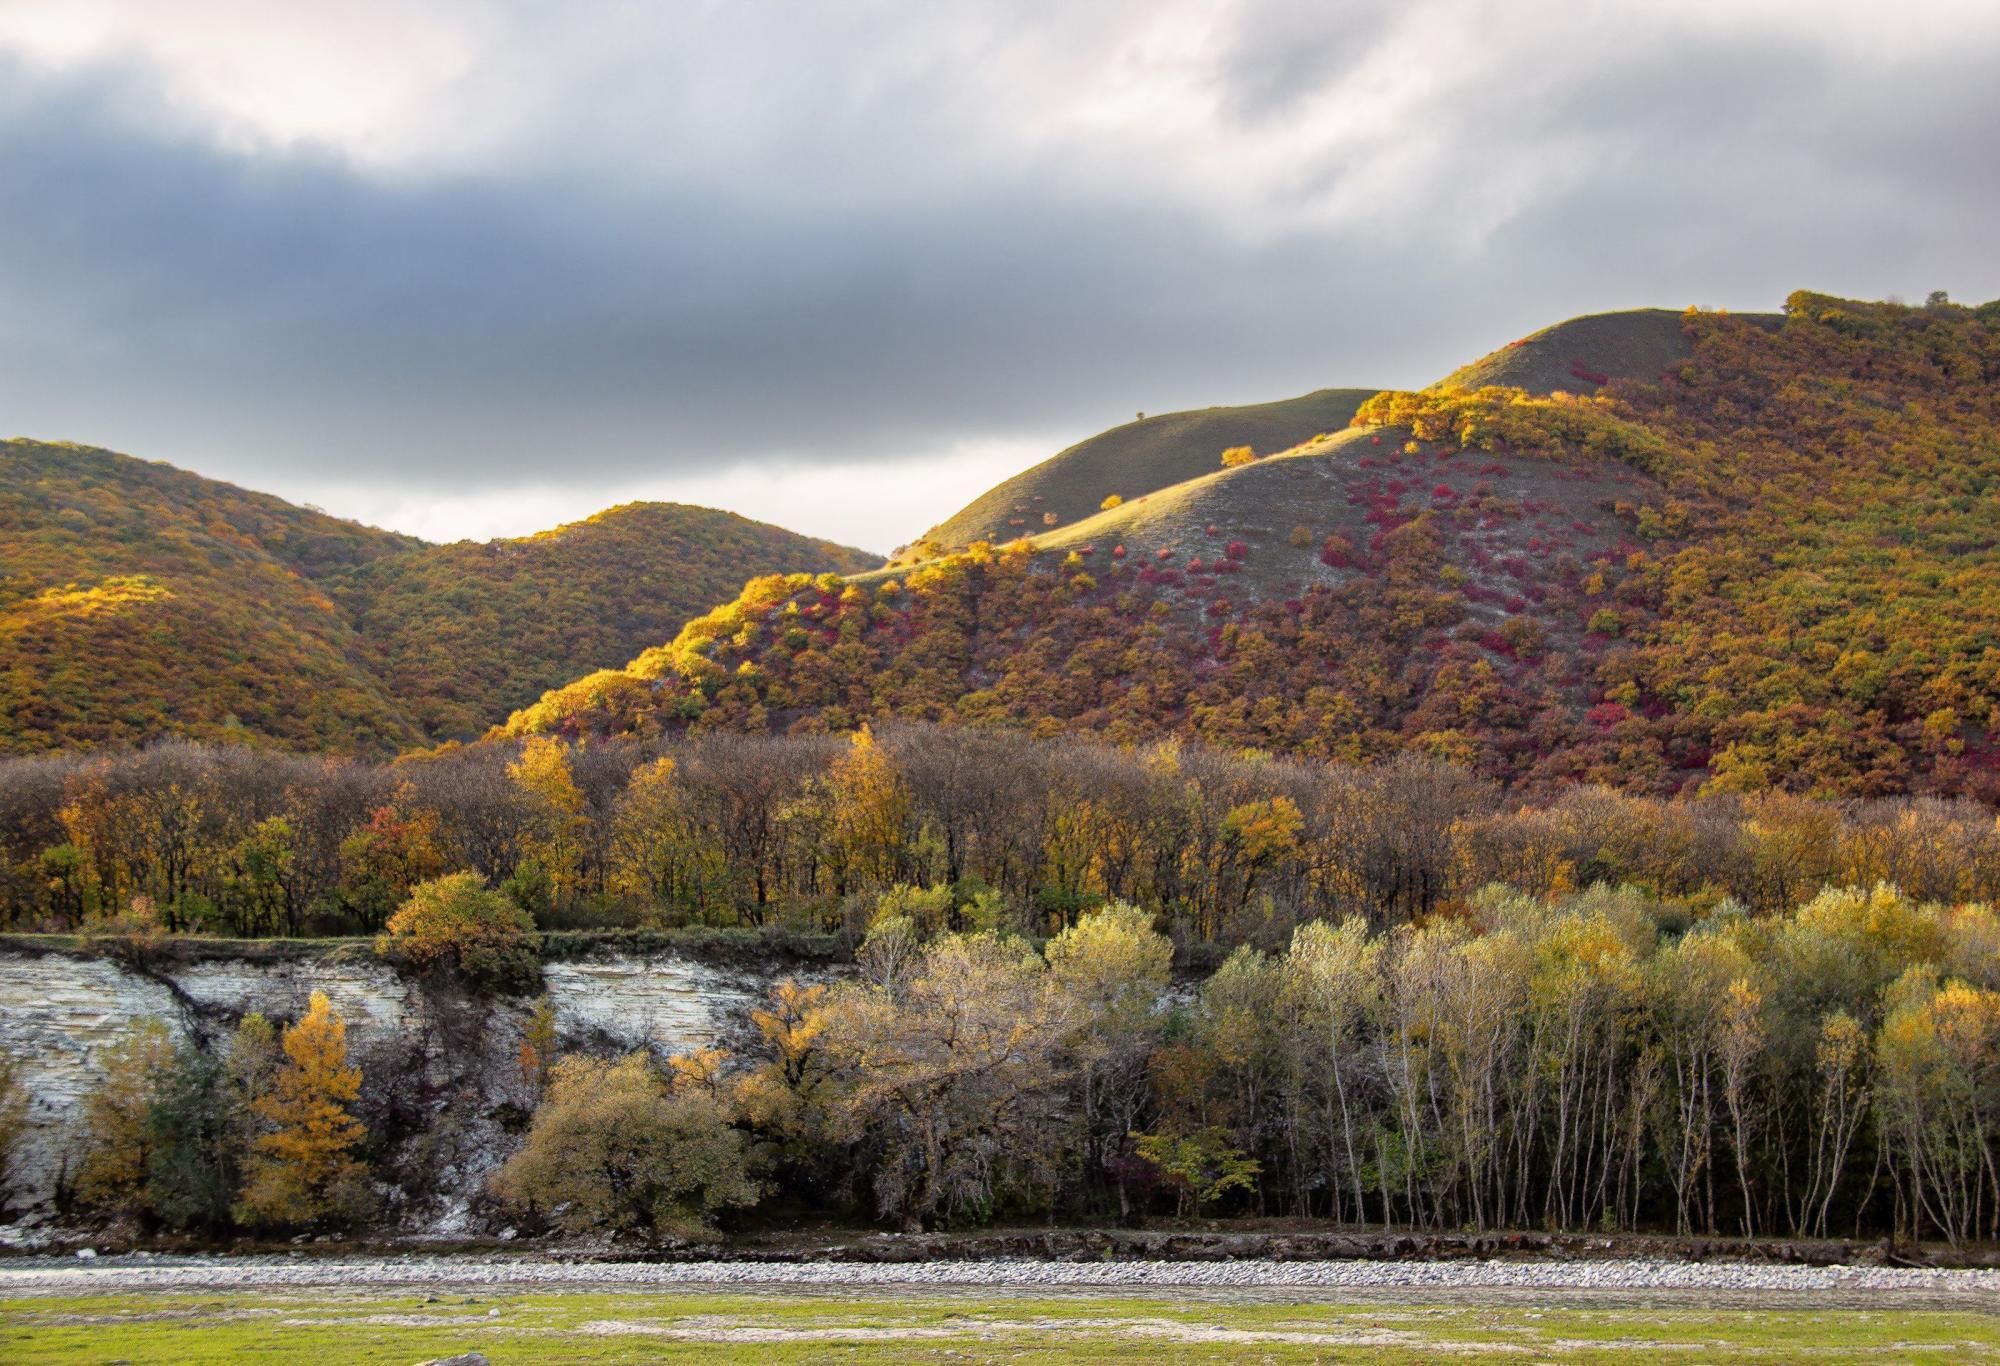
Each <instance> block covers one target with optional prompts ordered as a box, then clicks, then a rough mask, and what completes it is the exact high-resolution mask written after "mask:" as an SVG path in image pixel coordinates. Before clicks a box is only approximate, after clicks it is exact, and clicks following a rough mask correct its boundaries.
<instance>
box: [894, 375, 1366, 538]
mask: <svg viewBox="0 0 2000 1366" xmlns="http://www.w3.org/2000/svg"><path fill="white" fill-rule="evenodd" d="M1375 392H1376V391H1375V390H1373V389H1320V390H1317V391H1316V392H1314V393H1310V394H1305V395H1303V396H1301V397H1299V398H1290V399H1281V400H1279V401H1278V402H1275V403H1257V404H1251V405H1248V406H1246V407H1236V408H1198V409H1195V410H1193V411H1190V412H1184V413H1162V414H1159V415H1157V416H1154V417H1141V418H1139V419H1138V420H1137V421H1136V422H1128V423H1126V424H1125V425H1123V426H1122V427H1113V428H1112V429H1111V430H1110V431H1107V432H1100V433H1098V434H1097V435H1096V436H1093V437H1090V438H1089V439H1087V440H1084V441H1079V442H1077V443H1076V445H1074V446H1071V447H1070V448H1069V449H1067V450H1065V451H1063V452H1061V453H1060V454H1057V455H1053V456H1051V457H1049V458H1048V459H1047V460H1044V461H1043V462H1042V463H1041V464H1039V465H1036V466H1035V467H1034V468H1033V469H1029V470H1023V471H1022V472H1021V473H1020V474H1017V475H1015V476H1014V477H1013V478H1011V479H1008V480H1005V481H1004V482H1002V483H1000V484H997V485H995V486H994V487H993V488H991V489H988V490H987V491H986V492H985V493H983V494H981V495H980V496H979V497H977V498H975V499H974V500H973V501H972V502H970V503H968V504H967V505H966V506H965V507H963V508H961V509H959V511H957V512H955V513H953V514H952V515H951V516H950V517H948V518H946V519H945V520H944V521H942V522H940V523H938V525H937V526H935V527H933V528H931V529H930V530H929V531H927V532H925V533H924V534H923V535H922V536H921V537H919V538H918V539H917V541H916V543H915V544H914V545H913V546H911V547H910V548H909V549H908V550H906V551H905V552H903V553H902V554H900V555H899V556H898V557H897V560H896V563H898V564H899V565H901V564H910V563H916V562H919V561H921V560H924V559H929V558H934V557H935V556H937V555H941V554H944V553H946V552H948V551H951V550H959V549H963V548H964V547H965V546H968V545H971V544H972V543H973V542H975V541H1005V540H1012V539H1014V538H1015V537H1016V536H1025V535H1037V534H1040V533H1041V532H1042V531H1044V530H1045V529H1046V528H1049V527H1056V526H1068V525H1070V524H1071V523H1073V522H1077V521H1080V520H1082V519H1083V518H1086V517H1089V516H1091V515H1093V514H1095V513H1096V512H1097V510H1098V509H1099V507H1100V506H1102V504H1103V503H1104V500H1105V499H1106V498H1108V497H1110V496H1112V495H1114V494H1115V495H1117V496H1118V497H1120V498H1124V499H1126V500H1128V501H1129V500H1131V499H1134V498H1136V497H1138V496H1140V495H1143V494H1149V493H1152V492H1154V491H1155V490H1158V489H1163V488H1166V487H1168V486H1170V485H1173V484H1178V483H1181V482H1183V481H1185V480H1188V479H1193V478H1196V477H1197V476H1199V475H1203V474H1207V473H1208V472H1210V471H1211V470H1214V469H1217V468H1219V467H1220V463H1221V458H1222V452H1223V451H1224V450H1226V449H1228V448H1230V447H1234V446H1249V447H1250V448H1251V449H1252V450H1255V451H1257V452H1259V453H1268V452H1271V451H1280V450H1286V449H1289V448H1290V447H1293V446H1296V445H1298V444H1299V443H1300V442H1302V441H1305V440H1307V439H1309V438H1311V437H1314V436H1317V435H1319V434H1320V433H1321V432H1332V431H1338V430H1340V429H1341V428H1343V427H1345V426H1346V425H1347V424H1348V422H1349V421H1351V420H1352V419H1353V417H1354V410H1355V409H1356V408H1359V407H1360V406H1361V405H1362V404H1363V403H1364V402H1366V401H1367V400H1368V399H1369V398H1371V397H1373V396H1374V394H1375Z"/></svg>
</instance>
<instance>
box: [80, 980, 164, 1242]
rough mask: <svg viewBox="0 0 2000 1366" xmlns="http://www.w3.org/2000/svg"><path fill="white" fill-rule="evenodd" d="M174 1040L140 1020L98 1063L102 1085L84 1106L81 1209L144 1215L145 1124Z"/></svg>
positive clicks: (149, 1147) (157, 1025)
mask: <svg viewBox="0 0 2000 1366" xmlns="http://www.w3.org/2000/svg"><path fill="white" fill-rule="evenodd" d="M173 1057H174V1041H173V1036H172V1035H171V1034H170V1033H168V1031H167V1026H166V1024H165V1022H163V1021H161V1020H152V1019H147V1020H140V1021H138V1022H137V1023H136V1024H134V1025H133V1026H132V1030H131V1032H130V1033H128V1034H127V1035H126V1036H125V1037H124V1038H123V1039H121V1040H120V1041H119V1042H117V1043H115V1044H113V1045H112V1046H111V1047H110V1048H108V1049H106V1050H105V1051H104V1053H103V1054H102V1055H101V1056H100V1057H99V1060H98V1067H99V1069H100V1070H101V1071H102V1072H103V1074H104V1080H103V1081H102V1082H100V1083H98V1087H97V1089H96V1090H95V1091H93V1092H91V1094H90V1098H89V1099H88V1100H86V1101H85V1102H84V1106H83V1125H84V1134H85V1142H86V1144H87V1147H86V1150H85V1153H84V1159H83V1165H82V1166H81V1167H79V1168H78V1169H77V1177H76V1190H77V1194H78V1195H79V1196H81V1197H82V1198H83V1200H84V1202H85V1203H86V1204H90V1205H95V1206H97V1207H98V1208H100V1209H104V1210H109V1211H113V1212H117V1213H132V1214H138V1213H145V1212H147V1211H148V1210H149V1209H150V1205H149V1203H148V1200H147V1195H146V1166H147V1162H148V1160H149V1159H150V1158H151V1156H152V1151H153V1143H152V1137H151V1134H150V1133H149V1131H148V1127H147V1122H146V1121H147V1119H148V1117H149V1116H150V1114H151V1113H152V1109H153V1101H154V1099H155V1097H156V1096H157V1094H158V1091H159V1085H160V1080H161V1078H163V1077H164V1076H165V1075H166V1074H167V1071H168V1069H169V1068H170V1067H171V1066H172V1063H173Z"/></svg>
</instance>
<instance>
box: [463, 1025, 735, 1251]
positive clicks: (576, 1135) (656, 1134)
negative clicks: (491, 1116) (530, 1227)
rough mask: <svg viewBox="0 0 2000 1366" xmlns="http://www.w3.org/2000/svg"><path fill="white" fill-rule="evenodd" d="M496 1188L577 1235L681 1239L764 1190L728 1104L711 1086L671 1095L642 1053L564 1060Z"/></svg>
mask: <svg viewBox="0 0 2000 1366" xmlns="http://www.w3.org/2000/svg"><path fill="white" fill-rule="evenodd" d="M493 1187H494V1190H495V1191H496V1192H497V1193H498V1194H499V1195H500V1196H501V1197H502V1198H504V1199H506V1200H510V1201H512V1202H514V1203H516V1204H520V1205H526V1206H529V1207H530V1208H532V1209H534V1210H537V1211H539V1212H542V1213H545V1214H547V1215H548V1216H549V1217H550V1218H551V1219H552V1220H553V1221H554V1222H555V1223H556V1224H558V1225H559V1226H561V1227H562V1228H564V1229H567V1230H569V1231H570V1232H573V1233H582V1232H587V1231H591V1230H597V1229H617V1230H621V1231H624V1230H647V1231H650V1232H654V1233H664V1234H670V1235H676V1236H679V1235H685V1234H690V1233H694V1232H697V1231H698V1230H699V1229H700V1228H701V1227H703V1226H704V1225H706V1224H707V1223H708V1222H710V1221H711V1220H712V1219H713V1218H714V1216H715V1215H716V1214H717V1213H719V1212H720V1211H722V1210H725V1209H734V1208H741V1207H744V1206H748V1205H754V1204H755V1203H756V1202H757V1199H758V1197H759V1196H760V1195H761V1194H762V1193H763V1192H762V1190H761V1188H760V1187H759V1186H758V1184H757V1183H756V1182H755V1181H754V1180H752V1179H751V1177H750V1170H749V1163H748V1159H747V1156H746V1154H745V1150H744V1142H743V1135H742V1134H740V1133H738V1132H737V1131H736V1130H735V1129H733V1128H731V1127H730V1125H729V1117H728V1115H727V1114H726V1113H725V1112H724V1111H723V1108H722V1106H721V1103H720V1102H719V1101H717V1100H716V1099H715V1098H714V1097H713V1096H712V1095H710V1094H709V1093H708V1092H706V1091H705V1090H700V1089H689V1090H685V1091H669V1090H668V1089H667V1088H666V1087H665V1086H664V1085H662V1084H661V1081H660V1079H659V1077H658V1076H657V1075H656V1074H655V1073H654V1070H653V1067H652V1064H651V1063H650V1061H649V1060H648V1059H647V1057H646V1056H645V1055H644V1054H643V1053H633V1054H630V1055H628V1056H626V1057H625V1058H624V1059H622V1060H620V1061H618V1062H615V1063H608V1062H602V1061H599V1060H598V1059H595V1058H583V1057H567V1058H564V1059H562V1060H561V1061H560V1062H558V1063H557V1064H556V1067H555V1072H554V1076H553V1077H552V1079H551V1081H550V1083H549V1093H548V1099H546V1100H545V1101H543V1102H542V1105H541V1107H540V1108H539V1109H538V1110H536V1111H535V1120H534V1123H533V1125H532V1126H531V1127H530V1128H529V1130H528V1139H527V1142H526V1143H524V1144H523V1145H522V1146H521V1150H520V1151H519V1152H517V1153H515V1154H514V1156H513V1157H511V1158H509V1159H508V1160H507V1164H506V1165H505V1166H504V1167H502V1168H501V1169H500V1171H499V1172H498V1174H497V1175H495V1177H494V1179H493Z"/></svg>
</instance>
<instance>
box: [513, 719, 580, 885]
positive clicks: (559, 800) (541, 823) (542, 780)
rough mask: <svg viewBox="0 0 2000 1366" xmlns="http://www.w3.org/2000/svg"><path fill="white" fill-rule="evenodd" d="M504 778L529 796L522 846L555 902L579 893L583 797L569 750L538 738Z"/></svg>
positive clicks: (551, 738) (548, 737) (550, 739)
mask: <svg viewBox="0 0 2000 1366" xmlns="http://www.w3.org/2000/svg"><path fill="white" fill-rule="evenodd" d="M507 776H508V777H509V778H512V779H513V780H514V782H515V785H516V786H518V787H519V788H520V789H521V791H522V792H524V793H525V794H527V797H528V800H529V804H530V807H531V809H532V811H533V816H532V818H531V820H530V823H529V828H528V830H527V832H526V833H525V834H524V835H523V836H522V839H521V843H522V847H523V848H524V849H525V850H526V852H527V856H528V857H529V858H531V859H534V860H535V861H536V862H538V863H540V864H541V865H542V869H543V871H545V872H546V873H547V874H548V875H549V884H550V888H551V890H552V891H553V892H554V894H555V897H556V899H557V900H561V899H563V898H565V897H567V896H569V895H571V894H572V893H574V892H575V891H577V890H578V884H579V882H580V881H581V877H582V869H581V867H580V866H579V865H580V863H581V861H582V855H583V835H584V814H583V810H584V801H583V792H582V790H581V789H579V788H578V787H577V785H576V779H575V778H574V777H573V776H571V774H570V771H569V746H568V745H566V744H565V743H563V742H562V741H561V740H558V739H556V738H555V737H554V736H551V735H537V736H534V737H533V738H531V739H530V740H529V741H528V742H527V743H526V744H524V745H523V746H521V754H520V757H519V758H517V759H515V760H514V762H513V763H511V764H509V765H507Z"/></svg>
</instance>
